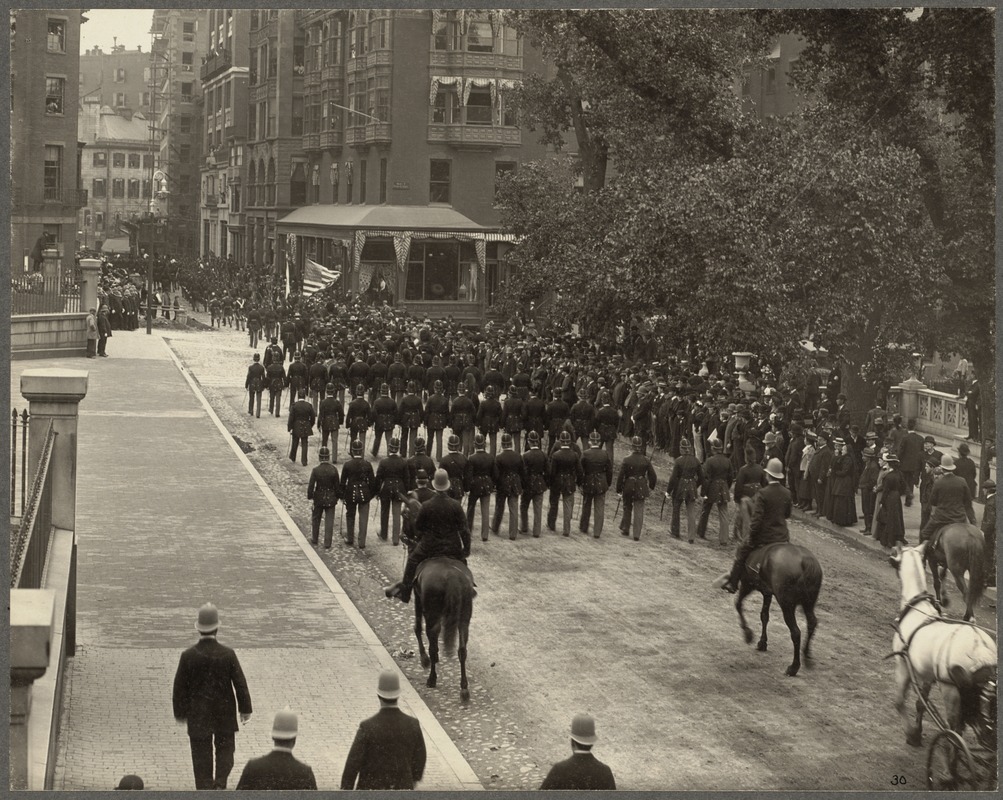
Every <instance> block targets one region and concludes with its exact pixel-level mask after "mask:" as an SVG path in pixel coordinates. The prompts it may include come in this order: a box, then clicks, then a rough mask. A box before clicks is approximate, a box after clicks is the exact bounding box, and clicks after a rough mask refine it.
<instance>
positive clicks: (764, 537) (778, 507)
mask: <svg viewBox="0 0 1003 800" xmlns="http://www.w3.org/2000/svg"><path fill="white" fill-rule="evenodd" d="M792 507H793V502H792V501H791V493H790V492H789V491H788V490H787V488H786V487H785V486H781V485H780V484H779V483H776V482H772V481H771V482H770V484H769V486H764V487H763V488H762V489H760V490H759V492H758V493H757V494H756V496H755V498H754V499H753V501H752V522H751V524H750V526H749V545H750V546H751V547H759V546H761V545H764V544H774V543H775V542H789V541H790V540H791V537H790V534H789V533H788V531H787V520H788V519H790V516H791V508H792Z"/></svg>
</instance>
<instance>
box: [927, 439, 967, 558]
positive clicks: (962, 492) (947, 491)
mask: <svg viewBox="0 0 1003 800" xmlns="http://www.w3.org/2000/svg"><path fill="white" fill-rule="evenodd" d="M940 468H941V469H942V470H943V471H944V474H943V475H942V476H941V477H939V478H937V479H935V480H934V482H933V490H932V491H931V492H930V519H928V520H927V522H926V525H924V526H923V529H922V530H921V531H920V532H919V541H920V543H921V544H922V543H923V542H925V541H928V540H930V539H931V537H933V539H932V541H930V549H931V550H932V549H934V548H936V546H937V538H936V537H935V536H934V534H936V533H937V532H938V531H940V530H941V528H943V527H944V526H945V525H950V524H951V523H954V522H969V523H971V524H972V525H975V509H974V508H973V507H972V492H971V490H970V489H969V488H968V483H967V482H966V481H965V479H964V478H959V477H958V476H957V475H955V474H954V468H955V467H954V459H953V458H952V457H951V456H943V457H942V458H941V459H940Z"/></svg>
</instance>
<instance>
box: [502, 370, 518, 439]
mask: <svg viewBox="0 0 1003 800" xmlns="http://www.w3.org/2000/svg"><path fill="white" fill-rule="evenodd" d="M522 407H523V399H522V397H521V396H520V395H519V389H518V387H517V386H516V385H515V384H514V383H513V384H512V385H511V386H509V387H508V394H506V395H505V402H504V403H503V404H502V418H501V426H502V430H504V431H505V433H507V434H508V435H509V436H511V437H512V450H513V451H514V452H515V454H516V455H519V454H521V453H522V441H521V437H522Z"/></svg>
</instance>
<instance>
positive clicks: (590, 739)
mask: <svg viewBox="0 0 1003 800" xmlns="http://www.w3.org/2000/svg"><path fill="white" fill-rule="evenodd" d="M597 739H598V737H597V736H596V723H595V720H594V719H593V718H592V717H590V716H589V715H588V714H576V715H575V716H574V718H573V719H572V720H571V758H568V759H565V760H564V761H559V762H558V763H556V764H554V766H552V767H551V768H550V772H548V773H547V777H546V778H544V779H543V783H542V784H541V785H540V788H541V789H565V790H572V791H582V790H592V789H598V790H608V791H612V790H614V789H616V781H614V780H613V771H612V770H611V769H610V768H609V767H608V766H606V765H605V764H603V763H602V762H601V761H599V759H597V758H596V757H595V756H594V755H592V746H593V745H594V744H595V743H596V740H597Z"/></svg>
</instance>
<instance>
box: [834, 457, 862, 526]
mask: <svg viewBox="0 0 1003 800" xmlns="http://www.w3.org/2000/svg"><path fill="white" fill-rule="evenodd" d="M835 445H836V455H835V456H834V457H833V459H832V465H831V466H830V468H829V491H830V494H831V496H832V501H831V502H832V505H831V511H830V515H829V519H830V520H832V521H833V522H834V523H835V524H836V525H843V526H849V525H856V524H857V504H856V489H855V487H854V483H855V481H854V480H853V478H854V475H855V473H856V470H855V467H854V463H853V456H851V455H850V454H849V453H847V452H846V444H845V443H844V441H843V440H842V439H836V441H835Z"/></svg>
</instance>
